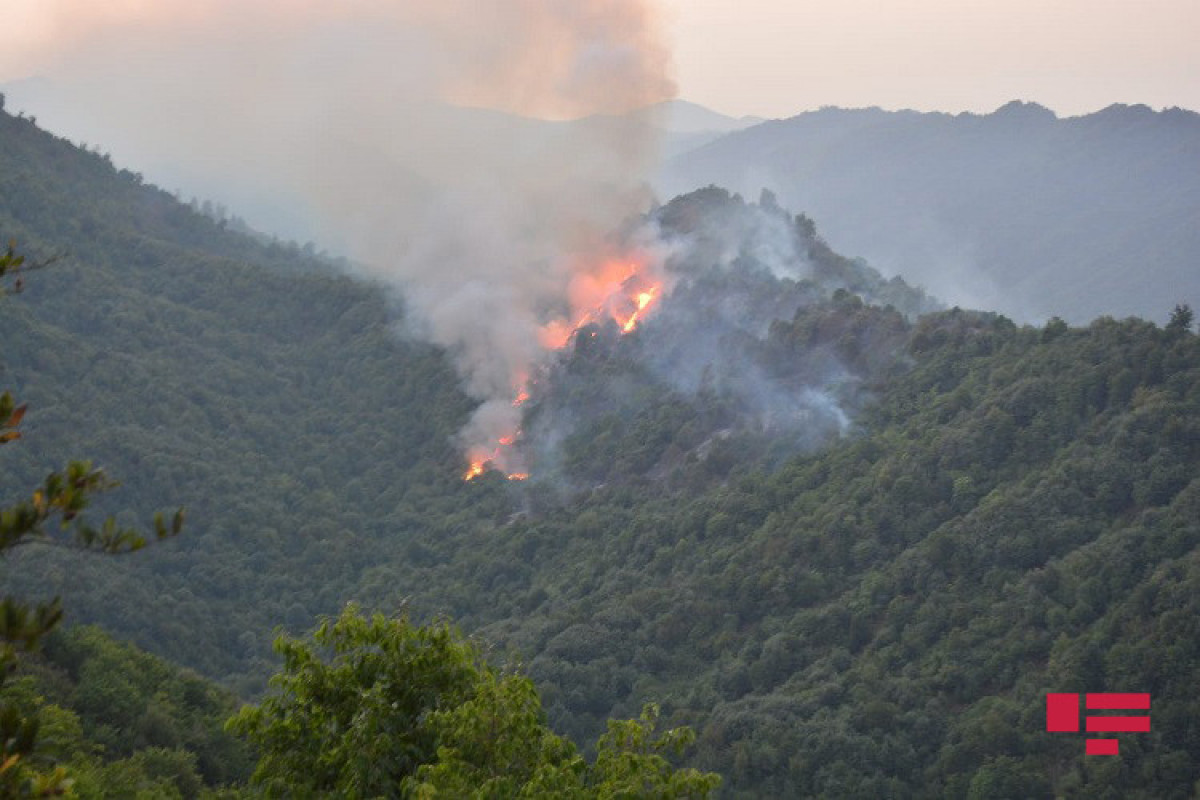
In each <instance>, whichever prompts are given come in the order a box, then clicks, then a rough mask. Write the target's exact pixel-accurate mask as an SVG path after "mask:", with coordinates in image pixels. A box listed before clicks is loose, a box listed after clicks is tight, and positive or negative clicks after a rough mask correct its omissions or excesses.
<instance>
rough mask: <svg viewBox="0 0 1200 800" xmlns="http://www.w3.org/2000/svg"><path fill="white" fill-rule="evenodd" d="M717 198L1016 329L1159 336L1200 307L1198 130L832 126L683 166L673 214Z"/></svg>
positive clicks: (987, 123)
mask: <svg viewBox="0 0 1200 800" xmlns="http://www.w3.org/2000/svg"><path fill="white" fill-rule="evenodd" d="M710 183H715V184H718V185H721V186H725V187H727V188H729V189H732V190H735V191H739V192H742V193H745V194H746V195H747V196H749V197H757V196H758V192H759V191H760V189H762V188H763V187H767V188H770V189H772V190H773V191H774V192H776V194H777V195H778V196H779V200H780V203H781V204H782V205H784V206H787V207H791V208H796V209H799V210H803V211H804V212H805V213H807V214H808V215H809V216H811V217H813V218H814V219H816V220H817V221H818V222H819V223H820V224H821V228H822V231H823V232H824V233H825V235H826V237H827V238H828V240H829V242H830V244H831V245H832V246H833V247H835V248H836V249H838V250H840V251H842V252H847V253H851V254H854V255H858V256H862V257H865V258H866V259H867V260H868V261H870V262H871V263H872V265H873V266H875V267H877V268H879V269H880V270H882V271H883V272H885V273H887V274H900V275H903V276H904V277H905V278H906V279H908V280H910V281H912V282H916V283H919V284H921V285H924V286H925V287H926V288H927V289H929V290H930V291H931V292H932V293H934V294H935V295H938V296H940V297H941V298H942V299H944V300H947V301H949V302H952V303H958V304H961V305H966V306H974V307H986V308H995V309H997V310H999V311H1002V312H1004V313H1006V314H1008V315H1010V316H1013V317H1015V318H1017V319H1020V320H1029V321H1038V320H1044V319H1046V318H1048V317H1050V316H1054V315H1058V316H1062V317H1064V318H1066V319H1069V320H1071V321H1075V322H1082V321H1086V320H1089V319H1091V318H1093V317H1096V316H1098V315H1103V314H1109V315H1113V316H1115V317H1124V316H1127V315H1140V316H1145V317H1148V318H1150V319H1155V320H1159V321H1164V320H1165V319H1166V317H1167V315H1168V314H1169V312H1170V310H1171V309H1172V308H1173V307H1174V305H1175V304H1176V303H1180V302H1187V303H1190V304H1191V305H1193V306H1196V305H1200V269H1197V265H1198V264H1200V115H1198V114H1195V113H1193V112H1190V111H1184V110H1181V109H1170V110H1166V111H1160V112H1155V111H1153V110H1151V109H1149V108H1147V107H1146V106H1123V105H1114V106H1111V107H1109V108H1106V109H1104V110H1103V111H1099V112H1097V113H1094V114H1090V115H1087V116H1082V117H1072V118H1065V119H1060V118H1058V117H1056V116H1055V114H1054V113H1053V112H1051V111H1049V110H1048V109H1046V108H1043V107H1041V106H1039V105H1036V104H1033V103H1020V102H1013V103H1009V104H1008V105H1005V106H1004V107H1002V108H1000V109H998V110H997V111H995V112H993V113H991V114H987V115H976V114H959V115H949V114H939V113H918V112H914V111H896V112H889V111H883V110H880V109H878V108H871V109H859V110H845V109H838V108H827V109H822V110H820V111H814V112H809V113H804V114H800V115H799V116H796V117H792V118H791V119H786V120H778V121H772V122H766V123H763V124H761V125H757V126H755V127H752V128H749V129H747V130H743V131H738V132H734V133H730V134H728V135H726V136H724V137H722V138H720V139H719V140H717V141H714V142H711V143H709V144H707V145H705V146H702V147H699V148H695V149H693V150H691V151H689V152H686V153H683V154H681V155H678V156H676V157H675V158H673V159H672V160H671V161H670V162H669V163H668V164H667V165H666V167H665V168H664V170H663V171H662V173H661V175H660V176H659V180H658V187H659V190H660V192H661V194H662V195H663V196H664V197H670V196H672V195H674V194H677V193H680V192H684V191H689V190H691V189H694V188H697V187H699V186H704V185H707V184H710Z"/></svg>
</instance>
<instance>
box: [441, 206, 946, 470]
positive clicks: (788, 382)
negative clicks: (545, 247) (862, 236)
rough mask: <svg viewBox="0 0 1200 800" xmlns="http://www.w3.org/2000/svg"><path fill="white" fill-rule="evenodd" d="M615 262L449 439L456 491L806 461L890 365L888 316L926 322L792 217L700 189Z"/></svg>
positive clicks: (572, 287)
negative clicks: (460, 469)
mask: <svg viewBox="0 0 1200 800" xmlns="http://www.w3.org/2000/svg"><path fill="white" fill-rule="evenodd" d="M629 242H636V243H637V244H636V245H635V244H630V243H629ZM618 252H621V253H622V255H621V256H620V257H614V258H610V259H603V260H597V261H596V262H595V263H594V264H585V265H582V266H579V267H578V268H576V269H573V270H572V273H573V277H572V278H571V279H570V281H569V284H568V285H567V289H566V300H565V302H564V303H563V306H564V310H563V311H562V313H560V314H558V315H557V316H552V317H551V318H550V319H549V321H547V322H544V323H542V324H541V325H540V326H539V327H537V328H536V334H535V335H536V339H537V346H538V352H539V353H540V354H541V355H540V358H539V359H533V360H532V363H531V364H530V365H529V366H528V367H527V368H526V369H524V370H522V371H519V372H517V374H516V375H514V376H513V377H512V378H511V379H510V385H511V392H512V394H511V395H510V397H511V398H512V399H511V400H507V399H505V400H502V401H501V402H498V403H496V404H495V407H494V408H493V409H492V410H494V411H495V412H496V413H495V414H494V415H493V416H491V417H489V419H494V420H496V421H497V424H495V425H492V426H491V427H490V428H489V429H488V430H489V431H490V433H484V434H482V435H478V436H476V438H475V441H474V442H472V441H470V440H466V441H465V446H464V450H465V452H466V460H467V467H466V469H465V471H464V473H463V476H462V477H463V478H464V479H465V480H468V481H470V480H474V479H475V478H478V477H480V476H482V475H484V474H486V473H488V472H496V473H499V474H501V475H504V476H506V477H507V478H508V479H509V480H515V481H521V480H526V479H528V478H529V477H530V474H531V473H533V472H536V473H537V474H538V476H539V477H543V478H552V479H554V480H556V481H558V480H559V479H562V480H563V481H565V484H566V485H589V484H595V483H597V482H605V481H607V480H610V479H611V477H612V475H613V474H614V471H615V474H621V475H630V474H639V475H641V476H643V477H664V476H667V475H669V474H670V473H671V472H672V471H673V470H674V469H675V467H676V466H678V465H680V464H682V463H684V462H685V461H689V460H697V459H699V460H702V461H708V462H711V463H712V464H713V465H714V466H713V468H714V469H718V468H719V467H718V465H719V464H720V463H721V461H722V459H723V458H724V455H723V453H725V451H726V450H729V449H730V448H745V447H750V448H752V449H757V450H761V451H762V452H763V453H773V454H774V456H764V457H767V458H772V457H778V456H782V455H786V454H790V453H795V452H797V451H802V450H811V449H813V448H816V447H819V446H822V445H824V444H826V443H828V442H829V441H831V440H832V439H835V438H837V437H839V436H843V435H846V434H847V433H848V432H849V431H850V430H851V429H852V427H853V420H854V418H855V416H856V414H857V412H858V411H859V410H860V409H861V407H862V406H863V404H864V403H866V402H867V401H868V400H869V398H870V395H871V387H872V385H873V384H874V383H875V382H877V380H878V379H879V378H880V377H881V374H882V371H883V370H885V369H887V368H889V367H888V365H891V364H894V359H893V357H892V356H894V348H895V347H896V346H897V342H898V341H900V339H901V338H902V336H901V334H902V332H903V330H904V325H905V317H906V316H907V317H910V318H911V317H912V316H914V315H915V314H917V313H920V312H922V311H926V310H930V309H931V308H932V307H934V304H933V303H932V301H930V300H929V299H928V298H927V297H925V296H924V295H923V294H922V293H921V292H920V291H919V290H914V289H912V288H910V287H908V286H907V285H905V284H904V283H903V282H902V281H899V280H896V279H893V280H890V281H888V280H884V279H883V278H882V276H880V275H879V273H877V272H875V271H874V270H873V269H871V268H870V267H868V266H867V265H866V264H865V263H863V262H861V261H854V260H850V259H846V258H843V257H841V256H837V255H836V254H834V253H833V252H832V251H831V250H829V248H828V247H827V246H826V245H825V243H824V242H823V241H822V240H821V239H820V238H819V237H818V236H817V235H816V231H815V228H814V226H813V224H812V222H811V221H810V220H808V219H807V218H806V217H803V216H799V217H795V218H793V217H791V216H790V215H789V214H788V213H786V212H785V211H783V210H782V209H780V208H779V207H778V205H777V204H775V203H774V202H773V200H772V199H770V198H765V199H764V200H763V201H762V202H760V203H758V204H753V203H746V202H745V201H744V200H742V199H741V198H740V197H738V196H736V195H730V194H729V193H727V192H725V191H724V190H720V189H716V188H709V189H705V190H701V191H698V192H695V193H693V194H691V195H687V196H685V197H681V198H677V199H675V200H673V201H672V202H671V203H669V204H667V205H666V206H663V207H661V208H659V209H657V210H656V211H654V212H652V213H651V214H650V215H649V216H648V217H646V218H645V219H644V220H643V224H642V225H641V226H640V227H639V228H638V229H637V230H636V231H635V232H634V233H633V234H631V235H630V238H629V240H628V241H627V242H626V243H625V246H624V248H618ZM651 316H653V317H654V324H653V325H646V324H645V323H646V322H647V320H648V319H649V318H650V317H651ZM635 331H637V332H638V335H637V336H631V335H630V334H632V333H633V332H635ZM651 432H652V433H651Z"/></svg>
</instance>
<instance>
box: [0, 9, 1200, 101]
mask: <svg viewBox="0 0 1200 800" xmlns="http://www.w3.org/2000/svg"><path fill="white" fill-rule="evenodd" d="M349 1H350V0H347V2H349ZM415 1H416V0H354V2H357V3H358V4H359V5H364V6H368V7H369V6H370V5H372V4H378V5H386V4H388V3H393V2H394V4H395V6H396V7H400V8H403V7H405V6H406V5H408V4H410V3H414V2H415ZM212 2H216V0H212ZM297 3H299V5H300V6H301V7H308V6H314V7H319V6H320V4H319V3H316V2H315V0H314V2H309V0H294V2H293V3H292V5H293V6H295V5H296V4H297ZM571 3H577V4H578V6H579V8H587V9H588V10H589V13H592V12H595V11H596V10H597V9H600V10H602V9H603V8H605V7H606V4H609V3H611V4H612V5H613V6H614V7H615V6H616V5H617V4H618V0H571ZM571 3H568V6H570V5H571ZM631 3H635V4H636V3H641V4H644V5H645V6H646V7H647V8H649V9H651V10H652V12H653V10H654V9H658V10H661V11H663V12H664V13H663V15H662V16H663V18H664V19H665V21H666V25H665V31H666V39H667V42H666V44H667V45H668V50H669V51H671V53H672V55H673V61H674V77H675V78H676V80H677V82H678V85H679V93H680V96H681V97H683V98H684V99H687V100H692V101H694V102H698V103H700V104H702V105H707V106H709V107H712V108H714V109H716V110H718V111H721V112H724V113H727V114H733V115H743V114H756V115H760V116H765V117H779V116H790V115H792V114H795V113H798V112H800V111H804V110H809V109H814V108H818V107H820V106H823V105H839V106H848V107H860V106H869V105H878V106H882V107H884V108H890V109H895V108H915V109H919V110H941V111H965V110H970V111H990V110H993V109H995V108H996V107H998V106H999V105H1001V104H1003V103H1005V102H1007V101H1009V100H1014V99H1021V100H1031V101H1036V102H1040V103H1042V104H1043V105H1046V106H1049V107H1050V108H1052V109H1054V110H1055V111H1057V112H1058V113H1059V114H1062V115H1074V114H1080V113H1087V112H1090V111H1094V110H1097V109H1100V108H1103V107H1104V106H1107V105H1109V104H1111V103H1114V102H1123V103H1145V104H1147V105H1150V106H1152V107H1154V108H1161V107H1169V106H1175V105H1178V106H1183V107H1185V108H1190V109H1193V110H1200V44H1198V43H1200V0H874V1H872V0H621V4H622V5H624V6H629V5H630V4H631ZM0 4H2V5H3V8H4V12H3V18H4V23H5V24H4V25H3V27H2V28H0V82H4V81H7V80H14V79H19V78H22V77H27V76H28V74H29V73H30V72H31V71H33V72H36V71H37V70H38V67H39V64H40V62H42V61H44V60H45V57H46V55H47V53H48V52H50V53H53V52H59V53H61V52H63V51H66V52H70V50H71V49H72V48H73V46H74V43H75V42H76V41H78V40H80V38H81V37H86V36H87V33H86V31H87V30H88V29H89V28H92V27H94V26H96V25H97V24H99V23H103V22H105V21H108V20H111V19H112V18H122V17H123V18H126V19H129V18H143V19H147V18H155V17H159V18H165V19H170V20H174V21H176V22H179V23H180V24H186V18H187V17H188V16H189V14H190V13H191V12H194V11H197V10H199V9H201V8H204V7H205V6H206V4H205V3H203V2H198V3H196V4H195V5H189V4H188V3H180V2H168V1H167V0H86V1H85V0H0ZM283 5H284V4H283V3H282V2H281V0H245V5H244V6H242V7H243V8H244V9H256V10H268V9H271V8H273V7H276V6H279V7H282V6H283ZM524 5H530V3H528V2H526V3H525V4H524ZM464 7H470V4H469V3H468V4H466V6H464ZM56 12H57V14H58V20H57V24H56V25H52V24H51V23H50V22H49V17H50V15H51V14H54V13H56ZM183 12H188V13H183ZM600 13H603V12H602V11H601V12H600ZM497 35H500V34H497Z"/></svg>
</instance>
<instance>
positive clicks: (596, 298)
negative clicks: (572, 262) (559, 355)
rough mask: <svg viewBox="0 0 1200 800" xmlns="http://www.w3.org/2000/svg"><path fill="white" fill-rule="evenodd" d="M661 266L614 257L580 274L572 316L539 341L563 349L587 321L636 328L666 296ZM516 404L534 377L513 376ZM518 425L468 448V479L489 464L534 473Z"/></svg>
mask: <svg viewBox="0 0 1200 800" xmlns="http://www.w3.org/2000/svg"><path fill="white" fill-rule="evenodd" d="M657 273H658V269H657V265H656V264H654V263H652V262H651V261H650V260H649V259H640V258H639V259H615V260H610V261H604V262H601V263H600V264H599V265H598V266H596V267H594V268H592V269H585V270H582V271H580V272H579V273H577V274H576V275H575V276H574V277H573V278H572V279H571V283H570V284H569V286H568V287H567V295H568V298H569V300H570V305H571V314H570V317H558V318H556V319H552V320H550V321H549V322H547V323H546V324H545V325H543V326H542V327H541V328H540V329H539V330H538V343H539V344H540V345H541V346H542V347H543V348H545V349H546V350H548V351H553V350H562V349H563V348H564V347H566V346H567V345H568V344H570V343H571V339H572V338H574V336H575V334H576V332H577V331H578V330H579V329H580V328H582V327H584V326H585V325H591V324H594V323H600V322H604V321H606V320H612V322H613V323H615V324H616V326H617V328H618V329H619V330H620V331H621V333H622V334H627V333H632V332H633V331H635V330H636V329H637V327H638V325H640V324H641V323H642V322H643V321H644V320H645V318H646V315H647V314H649V313H650V312H651V311H652V310H653V309H654V308H655V307H656V306H657V304H658V302H659V300H661V299H662V295H663V290H664V282H663V280H662V278H661V277H659V276H658V274H657ZM514 386H516V387H517V389H516V396H515V397H514V398H513V403H512V404H513V407H514V408H519V407H521V406H522V405H524V404H525V403H526V402H527V401H528V400H529V398H530V391H531V389H532V381H531V380H530V378H529V376H528V375H522V376H519V377H518V378H517V380H515V381H514ZM520 436H521V432H520V431H519V430H518V431H516V432H514V433H512V434H508V435H505V436H501V437H499V438H497V439H496V441H495V443H494V444H493V445H491V446H484V447H474V448H471V449H470V450H469V451H468V453H467V462H468V465H469V466H468V468H467V471H466V472H465V473H463V480H468V481H470V480H474V479H475V478H478V477H479V476H480V475H482V474H483V473H484V472H486V471H488V470H489V469H495V470H499V471H501V472H503V473H505V475H506V476H507V477H508V479H509V480H513V481H523V480H525V479H527V478H528V477H529V473H528V472H527V471H525V469H524V467H523V465H522V459H521V457H520V455H519V454H518V453H517V452H516V449H515V448H516V444H517V441H518V440H519V439H520Z"/></svg>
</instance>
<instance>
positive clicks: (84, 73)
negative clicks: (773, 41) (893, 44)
mask: <svg viewBox="0 0 1200 800" xmlns="http://www.w3.org/2000/svg"><path fill="white" fill-rule="evenodd" d="M13 13H14V18H15V19H18V20H21V21H22V25H21V26H18V29H17V30H15V31H14V30H13V29H12V28H11V27H10V28H9V29H8V31H7V33H0V44H2V45H4V47H0V53H3V54H4V55H0V82H8V83H9V92H10V99H11V100H14V101H16V102H13V103H12V105H13V106H18V105H19V104H20V102H21V99H22V97H21V94H22V93H21V87H22V86H24V87H25V89H26V90H28V91H27V94H28V98H29V99H28V101H27V102H25V106H26V110H28V111H29V112H31V113H36V114H37V115H38V116H39V118H40V120H41V122H42V123H43V124H44V125H46V126H47V127H50V128H52V129H54V130H55V131H56V132H60V133H63V134H65V135H68V136H70V137H71V138H74V139H76V140H84V141H88V142H93V143H95V142H99V143H102V145H103V147H105V148H106V149H108V150H109V151H110V152H111V153H112V155H113V156H114V157H115V158H116V160H117V161H118V162H120V163H122V164H123V165H127V166H129V167H131V168H133V169H138V170H141V171H143V172H144V173H145V174H146V175H147V177H148V178H149V179H151V180H153V181H155V182H156V183H160V184H161V185H163V186H164V187H165V188H168V189H172V188H176V187H185V188H186V189H187V191H189V192H190V193H195V194H200V195H201V196H209V197H212V198H215V199H219V200H222V201H224V202H226V203H228V204H230V206H231V207H232V208H233V210H234V211H235V212H238V213H241V214H243V215H245V216H247V217H248V218H249V220H250V222H251V224H255V225H261V226H263V227H267V228H273V229H275V230H279V231H282V232H284V233H285V234H288V235H290V236H292V237H294V238H298V239H301V240H314V241H316V242H317V243H318V244H321V245H322V246H326V247H330V248H332V249H334V250H336V251H337V252H340V253H344V254H346V255H348V256H349V257H351V258H352V259H354V260H356V261H358V262H361V263H362V264H363V265H365V268H366V269H367V270H368V271H369V272H370V273H371V274H372V275H373V276H375V277H378V278H381V279H383V280H385V281H386V282H388V283H389V284H390V285H393V286H395V287H397V288H400V289H402V290H403V292H404V296H405V299H406V305H407V308H408V309H409V314H408V317H409V319H408V322H409V323H410V324H411V326H412V327H413V329H414V330H417V331H419V333H420V334H421V335H423V336H425V337H428V338H429V339H431V340H432V341H434V342H436V343H438V344H440V345H442V346H444V347H446V348H447V350H448V351H449V352H450V353H451V354H452V355H453V357H454V358H455V359H456V364H457V366H458V369H459V371H460V374H461V375H462V377H463V382H464V386H465V388H466V390H467V391H468V392H469V393H470V394H471V395H473V396H474V397H476V398H478V399H479V400H480V401H481V403H482V405H481V406H480V408H479V410H478V412H477V414H476V415H475V418H474V419H473V420H472V421H471V423H470V426H469V427H468V429H467V430H466V431H464V433H463V437H464V445H471V444H476V443H479V442H485V441H494V440H495V439H496V438H497V437H498V436H500V435H503V434H505V433H511V431H512V430H513V428H514V427H515V424H516V422H517V420H518V411H517V410H516V409H515V408H514V406H513V402H512V401H513V397H514V395H515V393H516V392H517V391H519V390H520V388H521V384H522V382H523V381H524V380H525V378H526V377H527V376H528V375H529V374H530V370H531V369H532V368H534V367H535V366H536V364H537V363H538V361H539V359H542V358H544V350H543V349H542V347H541V345H540V344H539V338H538V334H539V330H540V328H541V327H542V326H544V325H545V324H546V323H547V322H550V321H551V320H553V319H556V318H560V317H562V316H564V315H567V314H569V311H570V309H569V306H570V302H571V301H570V296H569V295H570V287H571V285H572V282H573V279H574V278H575V277H576V276H577V274H578V273H579V272H580V271H581V270H587V269H589V268H590V267H591V266H592V263H593V262H592V261H591V259H592V258H593V256H592V254H595V253H599V252H601V251H602V250H603V249H604V247H605V244H604V234H605V232H607V231H610V230H612V229H613V228H614V227H616V226H617V225H619V224H620V222H621V221H622V220H624V219H626V218H628V217H629V216H630V215H631V214H632V213H635V212H637V211H638V210H640V209H641V207H642V206H643V205H644V204H645V202H646V200H647V190H646V189H645V182H644V178H645V176H646V175H647V174H648V171H649V169H650V168H651V166H652V164H653V160H654V159H655V157H656V141H655V137H654V132H653V128H652V125H651V124H649V123H648V122H647V119H648V117H646V116H645V115H636V117H624V116H620V115H621V114H623V113H624V112H627V111H630V110H633V109H635V108H640V107H643V106H647V105H650V104H653V103H656V102H658V101H662V100H665V99H668V98H670V97H672V96H673V95H674V85H673V83H672V80H671V77H670V55H669V52H668V51H667V48H666V47H665V46H664V44H663V38H662V31H661V26H660V19H659V15H658V12H657V10H656V9H655V7H654V5H653V3H652V2H651V0H470V1H469V2H468V0H404V1H401V2H385V1H384V0H341V2H337V3H329V2H317V0H258V1H257V2H254V3H244V2H238V1H237V0H210V1H209V2H185V0H125V1H124V2H115V3H106V4H97V3H90V2H80V1H79V0H38V3H36V4H34V3H28V2H25V1H24V0H18V8H17V9H16V11H14V12H13ZM22 78H37V79H38V80H37V81H34V82H28V81H27V82H25V83H20V82H17V83H14V81H17V80H18V79H22ZM531 117H535V118H537V119H536V120H535V119H530V118H531Z"/></svg>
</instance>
